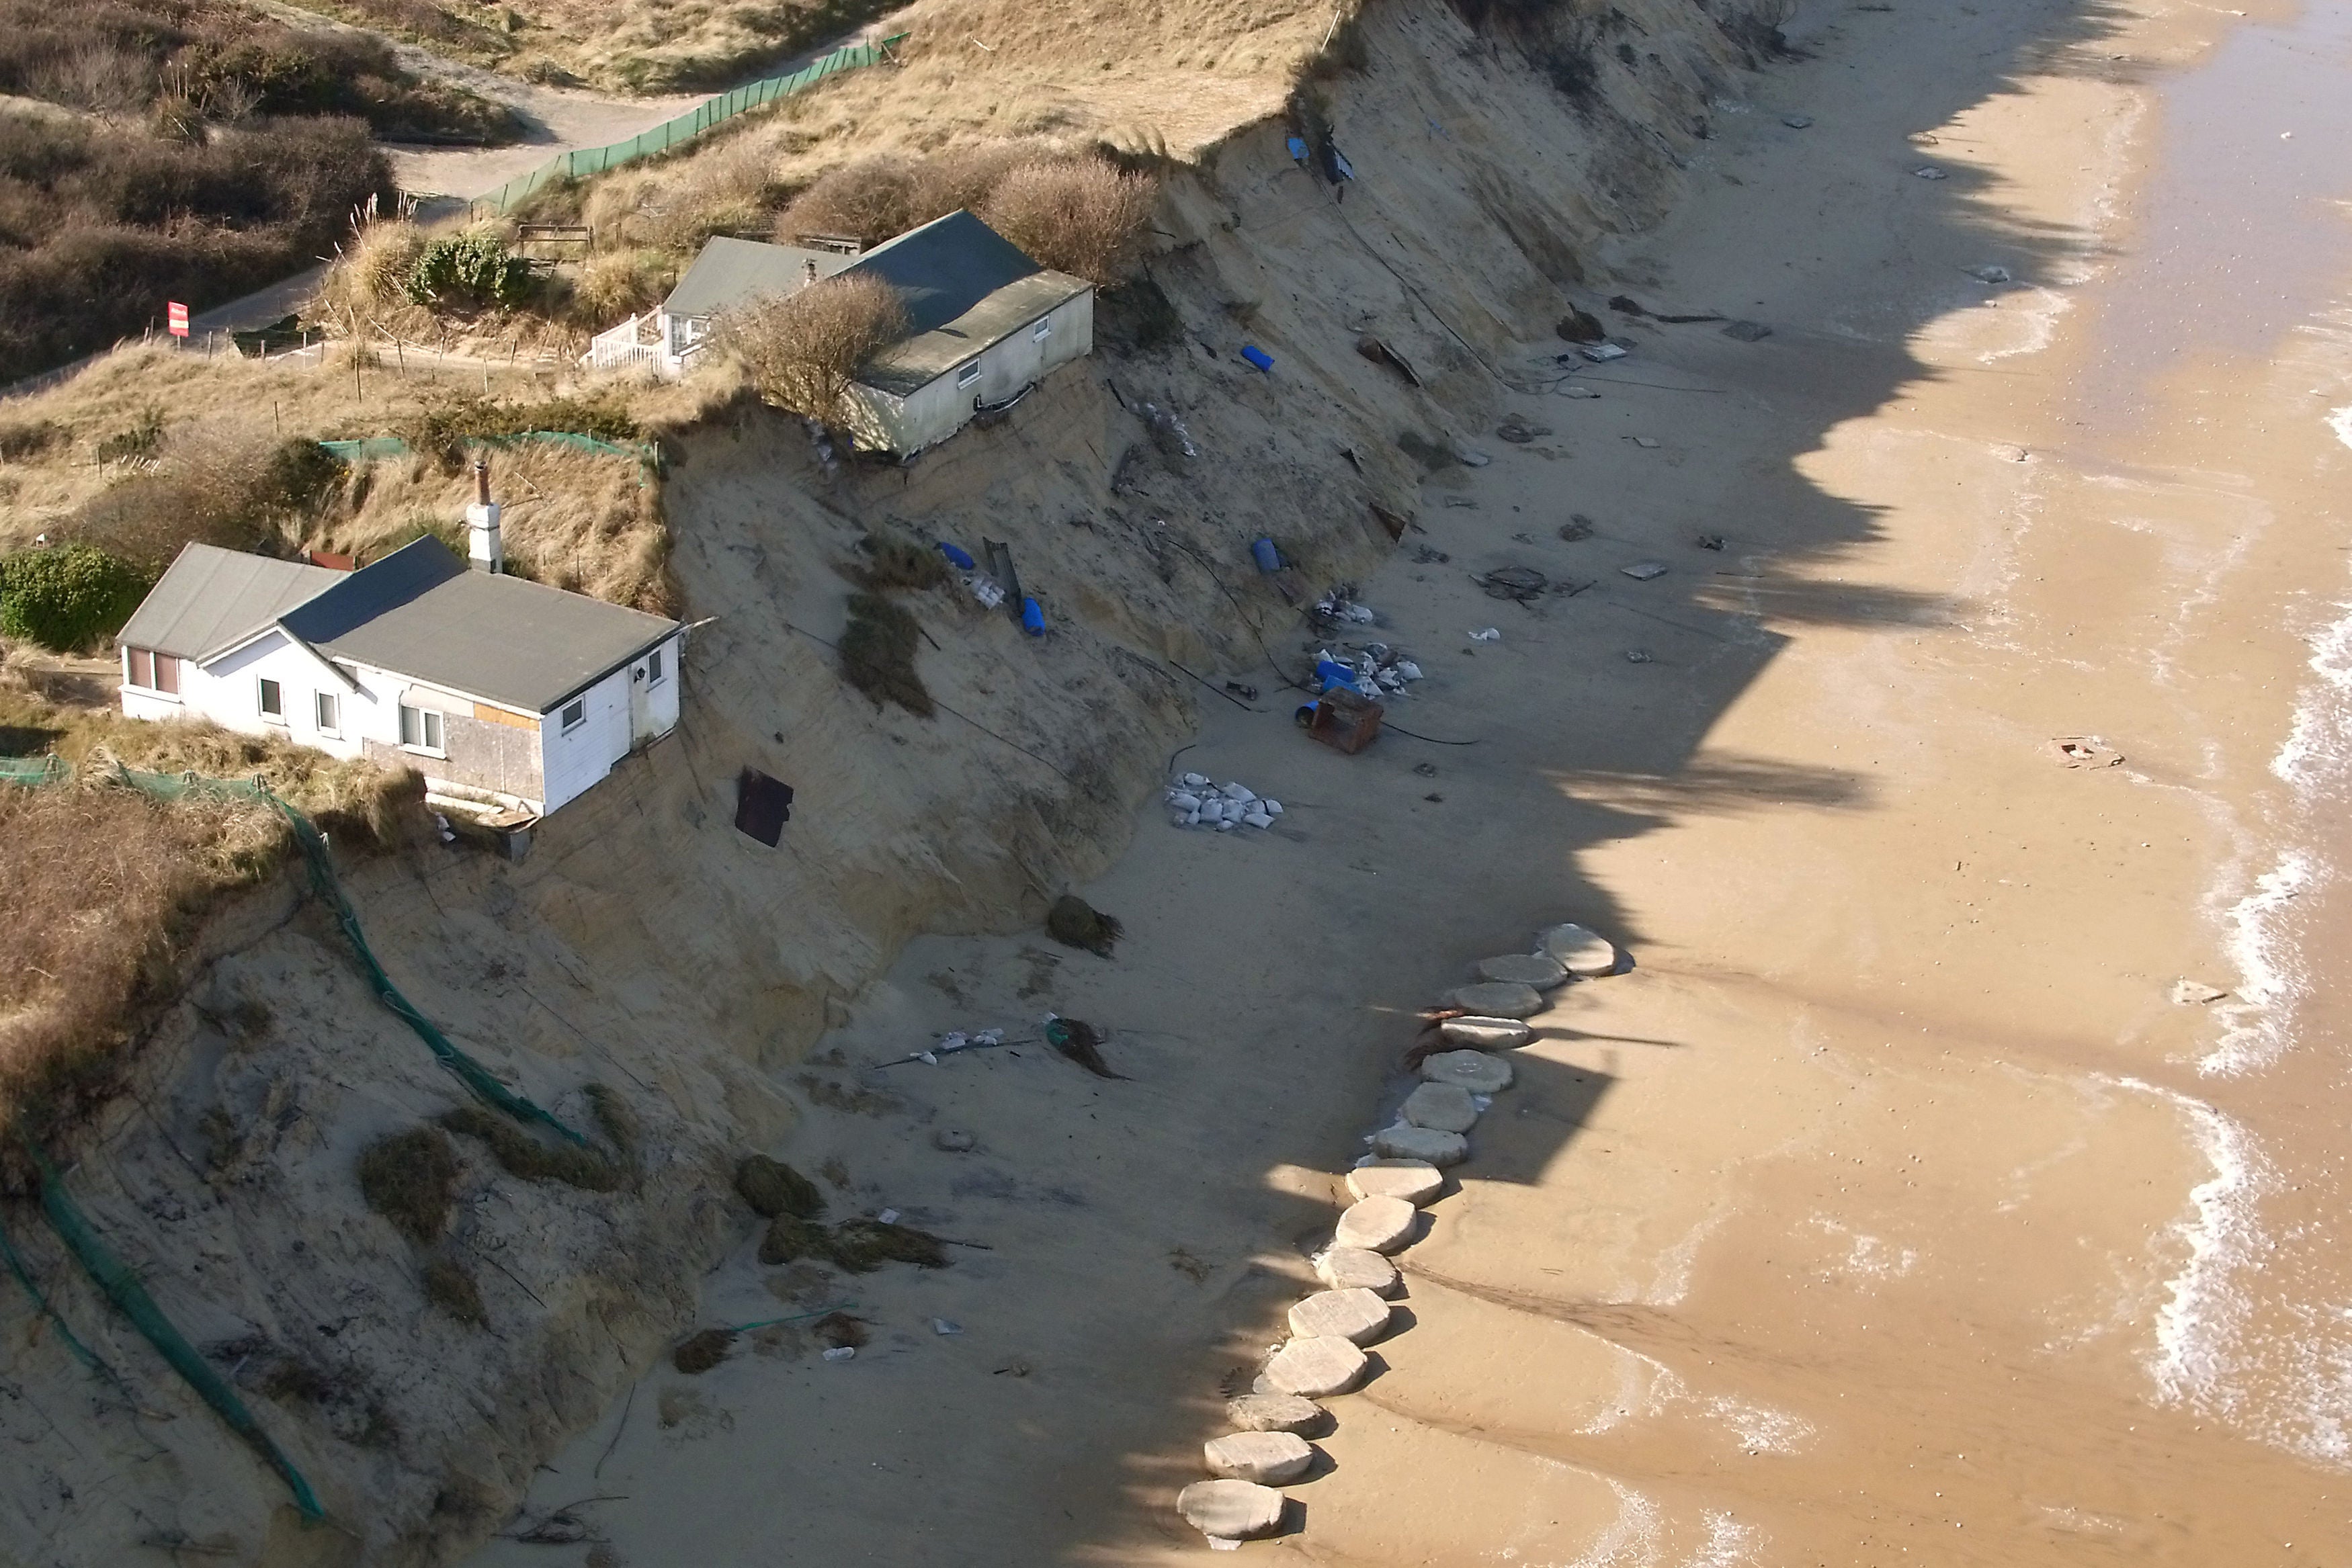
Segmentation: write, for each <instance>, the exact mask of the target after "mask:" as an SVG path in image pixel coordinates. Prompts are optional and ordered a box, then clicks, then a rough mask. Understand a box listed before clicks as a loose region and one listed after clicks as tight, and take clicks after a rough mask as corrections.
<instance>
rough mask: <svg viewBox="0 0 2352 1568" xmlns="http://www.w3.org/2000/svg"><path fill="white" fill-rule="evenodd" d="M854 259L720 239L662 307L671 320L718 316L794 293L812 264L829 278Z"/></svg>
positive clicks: (705, 251)
mask: <svg viewBox="0 0 2352 1568" xmlns="http://www.w3.org/2000/svg"><path fill="white" fill-rule="evenodd" d="M856 260H857V257H856V256H844V255H842V254H841V253H840V252H838V251H831V250H803V248H802V247H800V246H796V245H764V244H762V243H761V242H760V241H758V240H753V239H730V238H728V237H727V236H726V235H714V236H713V237H712V238H710V239H709V240H706V241H705V242H704V243H703V246H702V254H701V255H700V256H696V257H695V258H694V265H693V266H692V267H688V268H687V269H686V276H685V277H681V278H679V279H678V280H677V287H675V288H673V289H671V290H670V291H669V298H667V299H666V300H664V301H662V308H663V309H664V310H666V311H667V312H668V313H669V314H671V315H673V316H716V315H717V314H719V312H720V311H721V310H725V309H727V308H730V306H736V305H741V304H744V303H746V302H747V301H749V300H752V299H756V298H761V296H764V295H773V294H790V293H792V292H793V291H794V290H796V289H798V288H800V287H802V286H803V285H804V284H806V283H807V282H808V269H809V264H810V263H812V262H814V263H815V264H816V275H817V276H818V277H832V276H833V275H834V274H835V273H836V272H840V271H843V270H845V269H846V268H847V267H849V266H850V265H851V264H852V263H854V262H856Z"/></svg>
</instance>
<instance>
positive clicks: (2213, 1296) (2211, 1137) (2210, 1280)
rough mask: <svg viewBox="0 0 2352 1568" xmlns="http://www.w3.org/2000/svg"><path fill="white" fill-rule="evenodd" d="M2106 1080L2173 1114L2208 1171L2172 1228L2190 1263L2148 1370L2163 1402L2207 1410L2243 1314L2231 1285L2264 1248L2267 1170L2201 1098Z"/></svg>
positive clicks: (2159, 1320)
mask: <svg viewBox="0 0 2352 1568" xmlns="http://www.w3.org/2000/svg"><path fill="white" fill-rule="evenodd" d="M2109 1082H2116V1083H2119V1084H2121V1085H2122V1086H2123V1087H2125V1088H2126V1089H2134V1090H2137V1091H2138V1092H2141V1093H2143V1094H2147V1095H2151V1096H2153V1097H2154V1098H2156V1099H2158V1100H2162V1101H2164V1102H2166V1103H2168V1104H2170V1105H2171V1106H2173V1107H2174V1108H2175V1109H2176V1110H2178V1111H2179V1112H2180V1113H2181V1114H2182V1116H2183V1117H2184V1118H2186V1119H2187V1121H2188V1123H2189V1131H2190V1134H2191V1135H2192V1136H2194V1137H2195V1139H2196V1140H2197V1148H2198V1152H2199V1153H2200V1154H2202V1155H2204V1156H2205V1158H2206V1161H2207V1162H2208V1163H2209V1164H2210V1165H2211V1166H2212V1167H2213V1175H2212V1176H2211V1177H2210V1178H2209V1179H2208V1180H2205V1181H2203V1182H2200V1183H2199V1184H2198V1185H2197V1186H2195V1187H2193V1188H2191V1189H2190V1191H2189V1206H2190V1207H2191V1209H2192V1210H2193V1211H2194V1212H2193V1215H2192V1217H2191V1218H2187V1219H2184V1220H2182V1221H2180V1222H2179V1224H2177V1225H2175V1226H2174V1227H2173V1228H2172V1234H2173V1235H2174V1236H2176V1237H2177V1238H2179V1239H2180V1240H2181V1241H2183V1242H2185V1243H2186V1244H2187V1245H2188V1248H2189V1261H2188V1262H2187V1263H2186V1264H2185V1265H2184V1266H2183V1267H2182V1268H2181V1270H2180V1272H2179V1274H2177V1275H2175V1276H2174V1277H2173V1280H2172V1283H2171V1286H2170V1289H2169V1291H2168V1295H2167V1298H2166V1301H2165V1303H2164V1306H2163V1307H2162V1308H2161V1309H2160V1310H2159V1311H2158V1312H2157V1315H2156V1356H2155V1360H2154V1363H2153V1364H2152V1365H2150V1367H2149V1368H2148V1370H2149V1371H2150V1372H2151V1373H2153V1374H2154V1375H2155V1377H2156V1385H2157V1387H2158V1390H2159V1391H2161V1392H2162V1394H2163V1395H2164V1396H2165V1397H2166V1398H2168V1399H2173V1400H2179V1401H2183V1402H2186V1403H2188V1404H2190V1405H2194V1406H2198V1407H2199V1408H2200V1409H2209V1408H2213V1407H2215V1406H2216V1405H2217V1404H2220V1403H2225V1402H2226V1399H2225V1396H2224V1390H2225V1389H2226V1388H2227V1387H2228V1385H2229V1384H2230V1383H2231V1374H2233V1373H2234V1372H2235V1370H2236V1365H2235V1357H2234V1356H2232V1355H2231V1354H2230V1351H2229V1349H2228V1348H2227V1347H2228V1346H2230V1345H2231V1343H2234V1341H2235V1339H2236V1337H2237V1336H2236V1331H2237V1330H2238V1329H2239V1328H2240V1327H2242V1324H2243V1322H2244V1318H2245V1312H2246V1302H2245V1297H2244V1293H2243V1292H2242V1291H2237V1290H2233V1289H2232V1288H2231V1277H2232V1276H2233V1275H2235V1274H2237V1273H2238V1272H2239V1271H2241V1270H2243V1269H2244V1268H2245V1267H2246V1266H2247V1265H2248V1264H2249V1263H2251V1262H2252V1261H2253V1260H2255V1259H2256V1257H2257V1256H2258V1255H2259V1254H2260V1253H2261V1252H2262V1251H2263V1249H2264V1244H2263V1234H2262V1228H2261V1224H2260V1222H2259V1220H2258V1219H2257V1218H2256V1217H2255V1214H2254V1203H2255V1199H2256V1198H2257V1197H2260V1196H2261V1194H2262V1193H2263V1190H2264V1189H2265V1188H2266V1187H2267V1186H2268V1185H2269V1181H2270V1176H2269V1169H2268V1167H2267V1166H2265V1165H2264V1164H2263V1158H2262V1155H2261V1154H2260V1153H2259V1151H2257V1150H2256V1149H2255V1147H2254V1143H2253V1139H2252V1136H2251V1135H2250V1134H2248V1133H2247V1132H2246V1130H2245V1129H2244V1128H2243V1127H2241V1126H2240V1125H2238V1124H2236V1123H2235V1122H2232V1121H2231V1120H2230V1119H2229V1118H2228V1117H2227V1116H2224V1115H2223V1114H2221V1112H2219V1111H2217V1110H2215V1109H2214V1108H2213V1107H2212V1106H2210V1105H2209V1104H2207V1103H2205V1102H2204V1101H2202V1100H2197V1099H2192V1098H2190V1097H2189V1095H2186V1094H2183V1093H2180V1092H2179V1091H2177V1090H2172V1089H2166V1088H2163V1087H2161V1086H2160V1085H2158V1084H2154V1083H2150V1082H2147V1081H2146V1080H2145V1079H2139V1078H2121V1079H2113V1080H2109Z"/></svg>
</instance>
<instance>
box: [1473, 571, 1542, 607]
mask: <svg viewBox="0 0 2352 1568" xmlns="http://www.w3.org/2000/svg"><path fill="white" fill-rule="evenodd" d="M1471 581H1473V582H1475V583H1476V584H1477V585H1478V587H1479V590H1480V591H1482V592H1484V593H1485V594H1486V597H1487V598H1489V599H1508V600H1513V601H1517V602H1518V603H1521V604H1526V603H1528V602H1530V601H1534V600H1538V599H1541V598H1542V597H1543V596H1544V594H1545V592H1546V591H1548V590H1549V588H1550V587H1551V580H1550V579H1549V578H1548V577H1546V576H1544V574H1543V573H1542V572H1539V571H1538V570H1536V569H1535V568H1533V567H1531V566H1498V567H1496V569H1495V570H1492V571H1489V572H1483V573H1481V574H1480V575H1478V576H1476V577H1474V578H1472V579H1471Z"/></svg>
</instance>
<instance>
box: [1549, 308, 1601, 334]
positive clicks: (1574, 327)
mask: <svg viewBox="0 0 2352 1568" xmlns="http://www.w3.org/2000/svg"><path fill="white" fill-rule="evenodd" d="M1554 330H1555V331H1557V332H1558V333H1559V336H1560V338H1561V340H1563V341H1565V342H1570V343H1598V342H1600V341H1601V340H1602V339H1604V338H1606V337H1608V336H1609V329H1608V328H1606V327H1603V326H1602V325H1601V318H1600V317H1598V316H1595V315H1593V314H1592V313H1591V312H1590V311H1587V310H1580V309H1578V308H1576V307H1574V306H1572V305H1571V306H1570V307H1569V310H1568V314H1567V315H1565V316H1563V317H1561V318H1560V319H1559V326H1558V327H1557V328H1555V329H1554Z"/></svg>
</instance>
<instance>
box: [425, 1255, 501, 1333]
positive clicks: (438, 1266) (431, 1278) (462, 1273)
mask: <svg viewBox="0 0 2352 1568" xmlns="http://www.w3.org/2000/svg"><path fill="white" fill-rule="evenodd" d="M425 1300H426V1301H430V1302H432V1303H433V1304H434V1305H435V1306H436V1307H438V1308H440V1309H441V1310H442V1311H443V1312H446V1313H448V1314H449V1315H450V1316H451V1317H452V1318H455V1319H456V1320H457V1322H461V1323H464V1324H466V1325H467V1326H468V1327H470V1328H485V1327H488V1324H489V1321H490V1314H489V1312H488V1310H487V1309H486V1308H484V1307H483V1305H482V1291H481V1288H480V1287H479V1286H478V1285H476V1284H475V1283H474V1277H473V1276H472V1275H471V1274H468V1273H467V1272H466V1269H465V1265H464V1264H462V1263H458V1262H456V1261H454V1260H451V1259H447V1258H434V1259H429V1260H426V1262H425Z"/></svg>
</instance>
